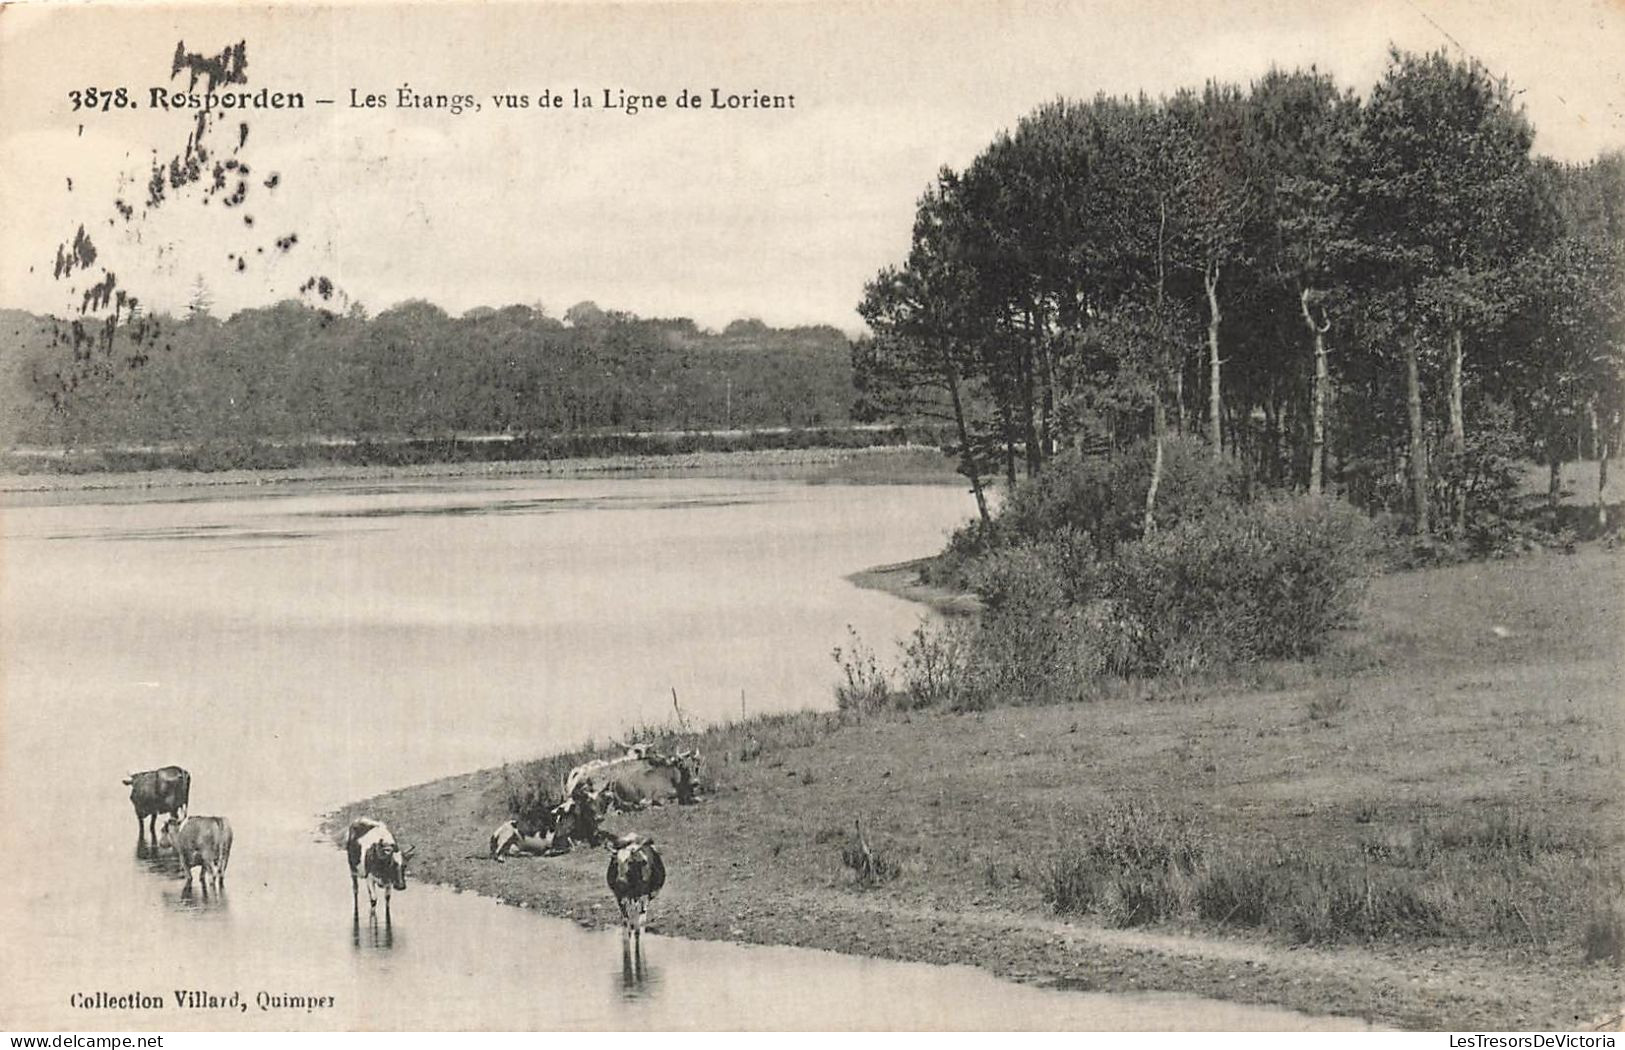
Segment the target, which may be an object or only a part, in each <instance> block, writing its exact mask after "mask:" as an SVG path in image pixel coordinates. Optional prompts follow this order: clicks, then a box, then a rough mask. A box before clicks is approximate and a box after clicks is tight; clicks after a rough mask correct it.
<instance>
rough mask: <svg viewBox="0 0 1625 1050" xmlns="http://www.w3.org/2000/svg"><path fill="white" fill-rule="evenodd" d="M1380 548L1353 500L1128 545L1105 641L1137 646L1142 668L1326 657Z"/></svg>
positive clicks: (1265, 510) (1289, 503) (1277, 506)
mask: <svg viewBox="0 0 1625 1050" xmlns="http://www.w3.org/2000/svg"><path fill="white" fill-rule="evenodd" d="M1370 550H1371V529H1370V526H1369V523H1368V522H1367V521H1366V519H1365V518H1364V517H1362V516H1361V515H1360V514H1359V513H1358V512H1357V511H1355V510H1354V509H1353V508H1352V507H1349V506H1347V505H1346V504H1342V503H1337V502H1333V501H1329V500H1324V499H1315V498H1310V497H1296V498H1290V499H1279V500H1269V501H1264V502H1259V503H1255V504H1252V505H1250V506H1247V507H1235V506H1232V507H1229V508H1226V509H1223V510H1220V511H1216V512H1214V513H1212V514H1210V515H1208V516H1207V517H1206V518H1204V519H1203V520H1202V521H1201V522H1199V523H1198V522H1187V523H1185V524H1183V525H1180V526H1177V527H1175V528H1173V529H1170V530H1168V531H1166V532H1159V533H1157V534H1155V535H1153V536H1151V537H1149V538H1147V539H1145V540H1143V541H1141V542H1139V543H1136V544H1130V545H1127V546H1125V547H1124V548H1122V549H1121V550H1120V551H1119V554H1118V558H1117V560H1116V561H1115V562H1114V563H1112V565H1111V566H1110V570H1109V576H1110V582H1109V584H1108V587H1107V590H1108V592H1109V595H1110V600H1111V612H1112V615H1111V616H1110V617H1108V618H1107V619H1106V621H1105V622H1106V624H1107V625H1108V626H1110V627H1111V631H1110V632H1109V633H1108V636H1107V637H1104V638H1102V639H1101V644H1102V647H1103V648H1110V649H1116V650H1122V651H1126V658H1127V660H1128V662H1129V666H1127V667H1123V668H1120V669H1119V670H1121V671H1124V672H1130V673H1160V672H1165V671H1175V670H1194V669H1197V668H1200V667H1203V666H1207V665H1211V664H1216V663H1243V662H1250V661H1254V660H1261V659H1270V658H1276V657H1296V656H1304V655H1308V654H1311V653H1314V652H1315V651H1317V650H1318V649H1319V648H1320V647H1321V646H1322V645H1323V644H1324V643H1325V642H1326V640H1327V638H1328V637H1329V636H1330V635H1331V632H1332V631H1333V630H1334V629H1336V628H1338V627H1340V626H1342V625H1344V624H1345V623H1347V622H1348V621H1349V620H1350V619H1351V618H1352V616H1353V614H1354V611H1355V608H1356V605H1357V602H1358V600H1359V596H1360V593H1361V590H1362V588H1363V584H1364V582H1365V578H1366V576H1367V573H1368V565H1369V557H1370Z"/></svg>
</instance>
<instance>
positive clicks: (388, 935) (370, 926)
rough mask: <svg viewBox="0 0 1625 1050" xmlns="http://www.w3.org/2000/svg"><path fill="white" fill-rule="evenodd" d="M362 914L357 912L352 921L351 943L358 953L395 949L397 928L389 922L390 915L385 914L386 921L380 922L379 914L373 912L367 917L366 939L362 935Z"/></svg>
mask: <svg viewBox="0 0 1625 1050" xmlns="http://www.w3.org/2000/svg"><path fill="white" fill-rule="evenodd" d="M361 928H362V922H361V912H360V911H357V912H356V913H355V914H354V915H353V916H352V917H351V919H350V943H351V944H352V945H354V946H355V950H356V951H358V952H359V951H366V950H369V949H370V950H372V951H375V952H387V951H390V950H392V949H393V948H394V947H395V927H394V925H393V924H392V923H391V922H390V921H389V913H388V912H387V911H386V912H385V913H384V921H383V922H381V923H380V922H379V921H378V913H377V912H373V913H372V914H370V915H368V916H367V922H366V929H367V935H366V937H365V938H363V937H362V935H361Z"/></svg>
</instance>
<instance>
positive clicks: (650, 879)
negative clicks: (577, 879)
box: [605, 834, 666, 942]
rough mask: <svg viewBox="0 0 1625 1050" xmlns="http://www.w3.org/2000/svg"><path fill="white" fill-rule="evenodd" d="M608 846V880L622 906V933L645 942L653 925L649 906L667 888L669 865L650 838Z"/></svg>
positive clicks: (631, 837)
mask: <svg viewBox="0 0 1625 1050" xmlns="http://www.w3.org/2000/svg"><path fill="white" fill-rule="evenodd" d="M605 847H606V848H607V849H608V850H609V871H608V873H607V875H606V876H605V881H607V882H608V883H609V891H610V892H611V893H613V894H615V903H616V904H617V905H619V906H620V909H621V928H622V932H623V934H624V935H625V936H628V937H631V938H634V939H636V940H638V941H640V942H641V941H642V939H643V931H644V929H645V928H646V927H647V926H648V925H649V905H650V903H651V902H653V900H654V899H655V896H656V895H657V894H659V893H660V889H661V887H663V886H664V885H666V863H665V861H663V860H661V859H660V854H659V853H658V852H657V851H656V850H655V841H654V839H652V838H650V837H649V836H647V835H639V834H628V835H621V836H619V837H618V838H615V839H612V840H610V841H609V842H607V843H605Z"/></svg>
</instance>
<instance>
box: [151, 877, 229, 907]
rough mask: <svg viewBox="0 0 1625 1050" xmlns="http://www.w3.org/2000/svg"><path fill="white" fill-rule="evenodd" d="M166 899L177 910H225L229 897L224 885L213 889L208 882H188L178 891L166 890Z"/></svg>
mask: <svg viewBox="0 0 1625 1050" xmlns="http://www.w3.org/2000/svg"><path fill="white" fill-rule="evenodd" d="M164 900H165V902H166V903H168V904H169V906H170V907H171V908H174V909H175V910H177V911H195V912H206V911H207V912H214V911H225V910H226V904H227V902H228V900H229V898H228V897H227V895H226V888H225V887H224V886H216V887H213V888H212V889H211V888H210V886H209V884H208V883H207V882H204V881H202V880H199V881H198V882H196V883H193V882H186V883H184V884H183V885H182V886H181V887H180V889H179V890H178V891H176V892H173V893H171V892H169V891H168V890H166V891H164Z"/></svg>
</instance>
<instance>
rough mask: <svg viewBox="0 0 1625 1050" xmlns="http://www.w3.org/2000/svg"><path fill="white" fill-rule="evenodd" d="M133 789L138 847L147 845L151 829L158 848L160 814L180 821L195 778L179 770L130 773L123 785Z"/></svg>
mask: <svg viewBox="0 0 1625 1050" xmlns="http://www.w3.org/2000/svg"><path fill="white" fill-rule="evenodd" d="M124 783H125V784H126V785H128V786H129V788H130V805H132V806H134V807H135V845H136V849H137V850H140V849H144V848H145V847H146V845H147V828H148V825H149V823H150V825H151V828H152V846H153V848H154V849H157V848H158V814H160V813H167V814H169V815H170V816H171V817H178V816H180V815H181V811H182V810H184V809H185V808H186V804H187V803H188V802H189V801H191V798H192V774H190V773H188V772H187V771H186V770H184V769H182V768H181V767H180V766H165V767H163V768H162V769H149V770H147V771H146V772H144V773H131V774H130V775H129V777H127V778H126V779H125V781H124Z"/></svg>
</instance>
